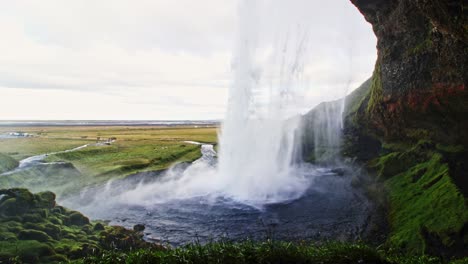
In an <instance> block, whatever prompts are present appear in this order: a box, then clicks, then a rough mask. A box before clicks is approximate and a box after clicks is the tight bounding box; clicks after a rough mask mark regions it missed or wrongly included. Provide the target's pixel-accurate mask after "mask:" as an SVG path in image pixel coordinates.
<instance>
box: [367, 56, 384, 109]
mask: <svg viewBox="0 0 468 264" xmlns="http://www.w3.org/2000/svg"><path fill="white" fill-rule="evenodd" d="M382 93H383V88H382V76H381V71H380V64H379V62H377V64H376V65H375V70H374V74H373V75H372V83H371V88H370V96H369V102H368V104H367V113H368V114H370V113H372V112H374V109H375V108H376V106H377V105H378V104H379V103H380V102H382V96H383V95H382Z"/></svg>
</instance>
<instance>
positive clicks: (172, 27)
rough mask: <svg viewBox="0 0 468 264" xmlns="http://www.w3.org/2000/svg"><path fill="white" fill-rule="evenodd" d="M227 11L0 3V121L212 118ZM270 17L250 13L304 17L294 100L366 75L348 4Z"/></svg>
mask: <svg viewBox="0 0 468 264" xmlns="http://www.w3.org/2000/svg"><path fill="white" fill-rule="evenodd" d="M0 1H1V0H0ZM252 1H253V0H252ZM272 1H274V0H272ZM277 1H280V0H277ZM237 7H238V3H237V1H236V0H222V1H220V0H196V1H194V0H139V1H131V0H101V1H92V0H80V1H71V0H70V1H64V0H41V1H34V0H30V1H28V0H24V1H1V7H0V34H1V41H0V119H9V120H13V119H28V120H30V119H48V120H49V119H93V120H95V119H129V120H130V119H135V120H138V119H139V120H149V119H152V120H155V119H159V120H163V119H221V118H222V117H223V114H224V111H225V105H226V100H227V94H228V92H227V91H228V89H229V87H230V85H231V83H232V75H233V74H232V70H231V62H232V59H231V57H232V53H233V52H232V50H233V46H234V43H235V38H236V31H237V30H238V26H237V25H238V24H239V21H238V18H239V15H238V8H237ZM282 10H283V11H284V12H280V13H276V14H274V15H269V13H268V10H265V12H263V13H261V14H259V16H262V18H261V19H262V21H263V26H262V27H263V29H265V28H268V27H270V28H269V30H272V31H274V30H276V29H277V28H278V27H277V25H275V23H269V21H270V22H275V21H276V22H278V21H285V20H287V19H288V16H296V14H298V13H301V14H300V15H302V16H304V17H307V19H309V20H308V21H307V22H305V23H306V24H308V26H309V27H310V30H309V35H310V36H309V43H310V45H311V47H310V49H309V50H312V52H311V53H310V54H309V55H308V57H307V59H308V61H307V64H308V67H307V69H308V70H307V72H306V73H305V74H306V75H307V80H308V82H307V89H308V91H309V92H308V93H307V94H308V96H306V97H305V98H304V102H303V103H304V105H306V106H309V105H310V107H313V106H314V105H315V104H317V103H318V102H319V101H321V100H330V99H334V98H337V97H340V96H341V95H342V91H343V89H342V88H343V87H345V86H346V85H347V84H348V83H351V85H350V86H351V87H352V88H355V87H356V86H357V85H358V84H360V83H362V82H363V81H365V80H366V79H367V78H368V77H370V75H371V74H372V69H373V66H374V63H375V58H376V49H375V44H376V39H375V36H374V34H373V32H372V29H371V26H370V25H369V24H368V23H367V22H366V21H365V20H364V18H363V17H362V15H361V14H360V13H359V12H358V10H357V9H356V8H355V7H354V6H353V5H352V4H351V3H350V2H349V1H348V0H332V1H321V0H307V1H305V0H290V1H282ZM274 16H278V17H274ZM269 25H271V26H269ZM241 30H242V29H241Z"/></svg>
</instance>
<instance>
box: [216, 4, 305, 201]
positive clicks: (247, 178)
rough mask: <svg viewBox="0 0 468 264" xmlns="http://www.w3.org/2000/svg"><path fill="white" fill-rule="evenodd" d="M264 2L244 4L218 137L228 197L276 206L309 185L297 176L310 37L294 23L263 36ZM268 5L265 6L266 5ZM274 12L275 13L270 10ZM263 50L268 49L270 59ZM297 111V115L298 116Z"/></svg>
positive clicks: (296, 195) (221, 178)
mask: <svg viewBox="0 0 468 264" xmlns="http://www.w3.org/2000/svg"><path fill="white" fill-rule="evenodd" d="M260 3H261V2H257V1H243V2H242V3H241V6H240V10H239V13H240V14H241V17H240V23H241V24H240V28H241V30H240V35H239V37H238V43H237V49H236V53H235V57H234V64H233V70H234V76H235V77H234V82H233V85H232V87H231V89H230V94H229V102H228V109H227V114H226V118H225V120H224V123H223V126H222V134H221V136H220V147H221V148H220V155H219V171H218V172H219V174H218V177H219V179H220V180H221V181H222V184H223V185H224V192H225V193H226V195H228V196H231V197H234V198H235V199H238V200H247V201H257V202H270V201H271V202H277V201H283V200H288V199H291V198H294V197H298V196H300V195H301V194H302V192H303V191H304V189H305V188H304V186H307V184H305V179H303V178H302V177H301V176H300V175H297V174H295V173H293V171H294V170H295V168H294V162H293V161H294V158H295V155H294V154H295V153H296V146H299V145H300V142H298V140H299V139H300V138H299V137H297V136H296V135H297V133H296V131H297V129H298V125H299V122H298V121H299V119H298V118H293V116H294V114H296V115H298V114H299V113H300V112H298V109H294V107H293V106H294V104H295V102H296V99H297V97H298V96H299V95H300V90H301V86H300V81H301V76H302V72H303V69H304V58H305V57H306V56H305V55H304V53H305V52H306V48H307V41H308V33H307V30H305V29H302V28H301V27H300V26H298V24H296V23H295V22H298V21H293V20H290V21H284V22H285V24H283V26H284V27H287V28H288V29H287V30H284V31H282V32H275V33H276V35H275V36H274V37H275V39H276V40H272V39H271V38H268V37H269V36H265V35H262V31H261V29H260V21H259V8H263V7H262V6H259V5H260ZM264 4H265V3H264ZM270 10H271V9H270ZM261 46H267V47H268V49H267V51H268V52H267V53H266V54H265V53H264V49H260V47H261ZM294 111H296V112H294Z"/></svg>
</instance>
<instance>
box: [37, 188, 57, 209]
mask: <svg viewBox="0 0 468 264" xmlns="http://www.w3.org/2000/svg"><path fill="white" fill-rule="evenodd" d="M36 197H37V200H38V203H39V206H40V207H44V208H53V207H54V206H55V204H56V202H55V198H56V197H55V193H53V192H49V191H46V192H40V193H38V194H36Z"/></svg>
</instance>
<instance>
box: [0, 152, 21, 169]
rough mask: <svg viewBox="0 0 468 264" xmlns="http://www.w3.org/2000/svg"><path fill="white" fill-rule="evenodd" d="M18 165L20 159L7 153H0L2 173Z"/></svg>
mask: <svg viewBox="0 0 468 264" xmlns="http://www.w3.org/2000/svg"><path fill="white" fill-rule="evenodd" d="M18 165H19V163H18V161H16V160H15V159H13V158H12V157H10V156H8V155H6V154H3V153H0V173H3V172H6V171H9V170H12V169H14V168H16V167H18Z"/></svg>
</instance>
